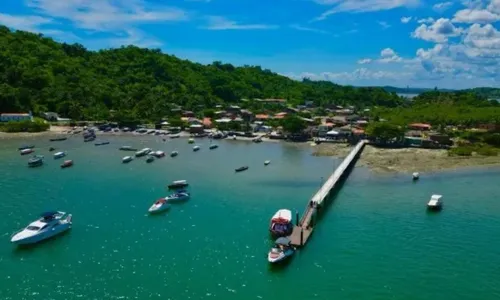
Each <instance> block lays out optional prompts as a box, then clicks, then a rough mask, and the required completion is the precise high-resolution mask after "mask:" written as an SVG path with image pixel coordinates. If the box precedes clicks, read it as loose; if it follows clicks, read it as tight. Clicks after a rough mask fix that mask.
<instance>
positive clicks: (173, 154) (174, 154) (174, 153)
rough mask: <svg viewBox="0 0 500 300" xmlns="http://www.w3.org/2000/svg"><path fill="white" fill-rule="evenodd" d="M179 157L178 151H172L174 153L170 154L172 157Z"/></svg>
mask: <svg viewBox="0 0 500 300" xmlns="http://www.w3.org/2000/svg"><path fill="white" fill-rule="evenodd" d="M177 155H179V152H177V151H172V153H170V157H176V156H177Z"/></svg>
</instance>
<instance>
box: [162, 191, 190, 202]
mask: <svg viewBox="0 0 500 300" xmlns="http://www.w3.org/2000/svg"><path fill="white" fill-rule="evenodd" d="M190 197H191V194H189V192H187V191H186V190H180V191H177V192H175V193H173V194H171V195H168V196H167V197H165V200H167V201H168V202H170V203H172V202H180V201H186V200H189V198H190Z"/></svg>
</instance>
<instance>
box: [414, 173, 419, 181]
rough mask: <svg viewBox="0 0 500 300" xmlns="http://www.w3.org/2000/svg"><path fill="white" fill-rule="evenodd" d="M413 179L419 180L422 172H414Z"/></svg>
mask: <svg viewBox="0 0 500 300" xmlns="http://www.w3.org/2000/svg"><path fill="white" fill-rule="evenodd" d="M412 178H413V181H417V180H418V179H419V178H420V174H419V173H418V172H414V173H413V174H412Z"/></svg>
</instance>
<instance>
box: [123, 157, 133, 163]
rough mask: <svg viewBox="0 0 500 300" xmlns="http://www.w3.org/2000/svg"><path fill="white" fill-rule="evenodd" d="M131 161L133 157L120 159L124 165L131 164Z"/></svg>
mask: <svg viewBox="0 0 500 300" xmlns="http://www.w3.org/2000/svg"><path fill="white" fill-rule="evenodd" d="M132 160H134V157H132V156H125V157H123V158H122V163H124V164H126V163H129V162H131V161H132Z"/></svg>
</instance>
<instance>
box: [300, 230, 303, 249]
mask: <svg viewBox="0 0 500 300" xmlns="http://www.w3.org/2000/svg"><path fill="white" fill-rule="evenodd" d="M302 245H304V228H302V227H301V228H300V246H302Z"/></svg>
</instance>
